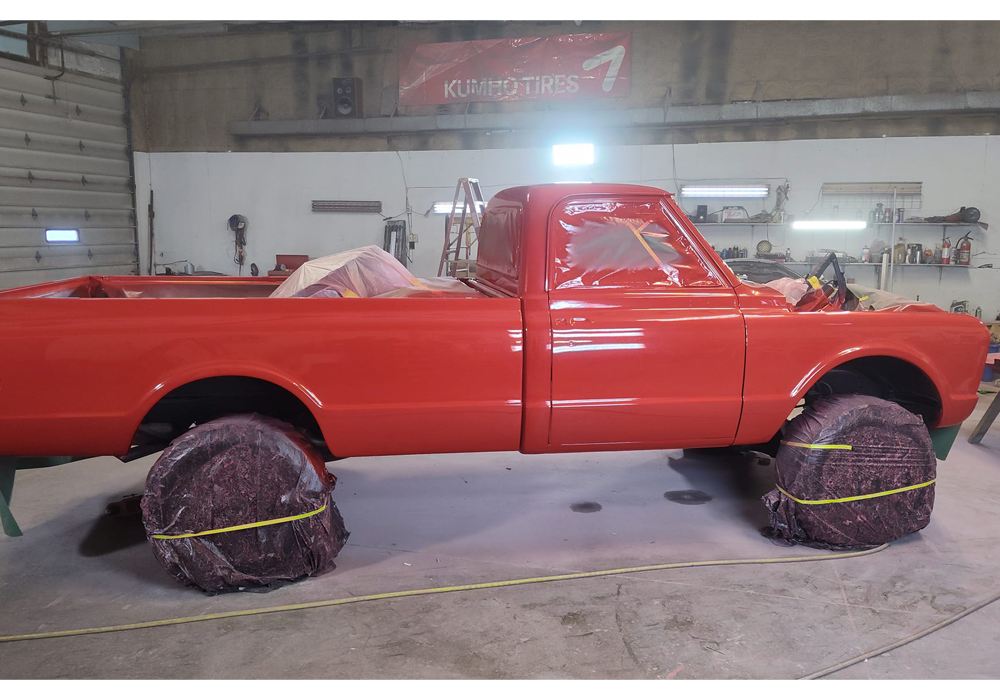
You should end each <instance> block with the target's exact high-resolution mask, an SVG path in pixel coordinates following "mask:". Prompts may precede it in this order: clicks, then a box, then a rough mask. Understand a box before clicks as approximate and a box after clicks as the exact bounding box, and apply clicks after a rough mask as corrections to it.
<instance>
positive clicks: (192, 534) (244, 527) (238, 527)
mask: <svg viewBox="0 0 1000 700" xmlns="http://www.w3.org/2000/svg"><path fill="white" fill-rule="evenodd" d="M324 510H326V504H325V503H324V504H323V505H322V506H320V507H319V508H317V509H316V510H314V511H311V512H309V513H303V514H302V515H289V516H287V517H284V518H275V519H274V520H262V521H260V522H259V523H247V524H246V525H233V526H232V527H220V528H219V529H218V530H205V531H204V532H188V533H185V534H183V535H153V536H152V537H153V539H154V540H183V539H185V538H187V537H204V536H205V535H217V534H219V533H220V532H235V531H237V530H250V529H252V528H255V527H264V526H265V525H277V524H278V523H290V522H292V521H293V520H305V519H306V518H311V517H312V516H314V515H319V514H320V513H322V512H323V511H324Z"/></svg>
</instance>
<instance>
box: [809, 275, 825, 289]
mask: <svg viewBox="0 0 1000 700" xmlns="http://www.w3.org/2000/svg"><path fill="white" fill-rule="evenodd" d="M806 281H807V282H809V286H811V287H812V288H813V289H822V288H823V285H821V284H820V283H819V280H818V279H817V278H816V275H813V276H812V277H810V278H809V279H808V280H806Z"/></svg>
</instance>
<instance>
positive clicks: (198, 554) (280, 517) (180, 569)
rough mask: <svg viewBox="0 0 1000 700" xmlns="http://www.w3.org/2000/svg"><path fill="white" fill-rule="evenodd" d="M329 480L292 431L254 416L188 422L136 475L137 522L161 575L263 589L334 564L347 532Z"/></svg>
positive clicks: (212, 587) (213, 587)
mask: <svg viewBox="0 0 1000 700" xmlns="http://www.w3.org/2000/svg"><path fill="white" fill-rule="evenodd" d="M335 481H336V480H335V479H334V478H333V476H332V475H331V474H330V473H329V472H328V471H327V470H326V466H325V464H324V463H323V460H322V458H321V457H320V455H319V453H318V452H317V451H316V448H314V447H313V446H312V445H310V444H309V443H308V442H306V440H305V439H304V438H303V437H302V435H301V434H300V433H299V432H298V431H296V430H295V429H294V428H292V427H291V426H290V425H288V424H286V423H282V422H280V421H276V420H273V419H271V418H266V417H263V416H258V415H243V416H230V417H228V418H220V419H218V420H214V421H211V422H209V423H205V424H204V425H199V426H197V427H195V428H192V429H191V430H189V431H188V432H186V433H185V434H184V435H182V436H181V437H179V438H177V439H176V440H174V442H173V443H171V445H170V446H169V447H168V448H167V449H166V450H164V451H163V454H162V455H161V456H160V458H159V459H158V460H156V464H154V465H153V468H152V470H151V471H150V472H149V476H148V477H147V479H146V493H145V495H144V496H143V499H142V513H143V523H144V524H145V527H146V534H147V537H149V541H150V543H151V544H152V546H153V552H154V554H155V555H156V558H157V559H158V560H159V561H160V563H161V564H162V565H163V567H164V568H165V569H166V570H167V573H169V574H170V575H171V576H173V577H174V578H176V579H177V580H179V581H181V582H182V583H185V584H188V585H191V586H195V587H197V588H200V589H201V590H203V591H205V592H207V593H221V592H226V591H235V590H243V589H247V588H252V589H262V588H273V587H276V586H278V585H281V584H283V583H286V582H290V581H296V580H299V579H302V578H304V577H306V576H312V575H315V574H319V573H323V572H325V571H328V570H330V569H333V568H334V562H333V559H334V557H335V556H336V555H337V553H338V552H339V551H340V549H341V547H343V546H344V543H345V542H346V541H347V537H348V534H349V533H348V532H347V530H345V529H344V521H343V519H342V518H341V517H340V513H339V512H338V510H337V506H336V504H335V503H334V502H333V500H332V498H331V493H332V491H333V488H334V484H335Z"/></svg>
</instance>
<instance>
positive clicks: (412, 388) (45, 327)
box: [0, 277, 522, 457]
mask: <svg viewBox="0 0 1000 700" xmlns="http://www.w3.org/2000/svg"><path fill="white" fill-rule="evenodd" d="M276 284H278V281H272V280H266V279H255V278H228V277H227V278H199V277H168V278H163V277H160V278H142V277H83V278H76V279H72V280H65V281H63V282H54V283H50V284H42V285H36V286H34V287H25V288H20V289H14V290H9V291H6V292H0V327H3V328H5V329H11V330H12V332H5V333H3V334H0V358H3V359H2V362H0V454H3V455H23V456H32V455H67V456H74V457H78V456H89V455H102V454H112V455H124V454H125V453H127V452H128V451H129V448H130V446H131V444H132V440H133V437H134V435H135V432H136V429H137V428H138V426H139V424H140V422H142V421H143V419H144V417H145V416H146V414H147V412H149V411H150V409H151V408H152V407H153V406H154V405H155V404H156V403H157V402H158V401H159V399H161V398H163V397H164V396H166V395H168V394H169V393H170V392H171V391H173V390H175V389H177V388H179V387H182V386H185V385H187V384H189V383H190V382H196V381H198V380H200V379H203V378H211V377H249V378H254V379H258V380H263V381H265V382H270V383H271V384H274V385H276V386H278V387H281V388H282V389H284V390H286V391H287V392H289V393H290V394H292V395H293V396H294V397H295V398H297V399H298V400H300V401H301V402H302V404H304V405H305V406H306V407H307V408H309V410H310V411H311V412H312V413H313V414H314V415H315V417H316V420H317V422H318V424H319V427H320V428H321V429H322V431H323V434H324V435H325V436H326V438H327V440H328V441H329V442H330V444H331V446H333V445H335V446H336V447H335V448H334V450H335V454H336V456H337V457H347V456H357V455H372V454H407V453H428V452H455V451H469V452H471V451H479V450H516V449H518V447H519V441H520V433H521V372H522V356H521V355H522V353H521V351H522V325H521V306H520V301H519V300H518V299H517V298H504V297H499V296H497V297H494V298H490V297H488V296H486V295H485V294H480V293H473V298H453V297H443V298H420V297H403V298H371V299H364V298H356V299H340V298H288V299H270V298H265V297H266V296H267V295H268V294H269V293H270V291H271V290H273V288H274V287H275V286H276ZM470 292H471V290H470ZM98 299H99V301H98ZM13 329H16V332H13ZM28 368H34V370H33V371H26V370H28ZM40 387H41V388H42V389H41V390H40Z"/></svg>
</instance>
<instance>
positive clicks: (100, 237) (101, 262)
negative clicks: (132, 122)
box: [0, 51, 138, 289]
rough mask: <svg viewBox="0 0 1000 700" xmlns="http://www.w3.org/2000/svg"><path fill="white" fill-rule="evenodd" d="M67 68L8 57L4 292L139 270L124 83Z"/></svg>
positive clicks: (0, 154) (1, 106)
mask: <svg viewBox="0 0 1000 700" xmlns="http://www.w3.org/2000/svg"><path fill="white" fill-rule="evenodd" d="M68 53H69V52H68V51H67V54H68ZM59 71H60V69H59V68H58V67H54V68H53V67H49V68H42V67H39V66H34V65H30V64H27V63H19V62H17V61H11V60H7V59H3V58H0V289H4V288H9V287H16V286H21V285H26V284H36V283H38V282H45V281H49V280H57V279H65V278H67V277H77V276H80V275H123V274H136V273H137V272H138V264H137V248H136V229H135V209H134V205H133V192H132V188H133V182H132V171H131V163H130V159H131V154H130V153H129V147H128V146H129V141H128V139H129V134H128V131H127V129H126V122H125V110H126V106H125V97H124V94H123V89H122V83H121V80H113V79H102V78H96V77H89V76H83V75H79V74H75V73H73V72H71V71H69V70H66V71H65V72H64V73H63V74H62V75H60V76H58V77H57V78H56V79H55V80H53V79H51V77H55V76H57V75H58V73H59ZM45 76H50V78H46V77H45ZM48 229H76V230H78V231H79V241H78V242H59V243H51V242H48V241H47V240H46V230H48Z"/></svg>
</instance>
